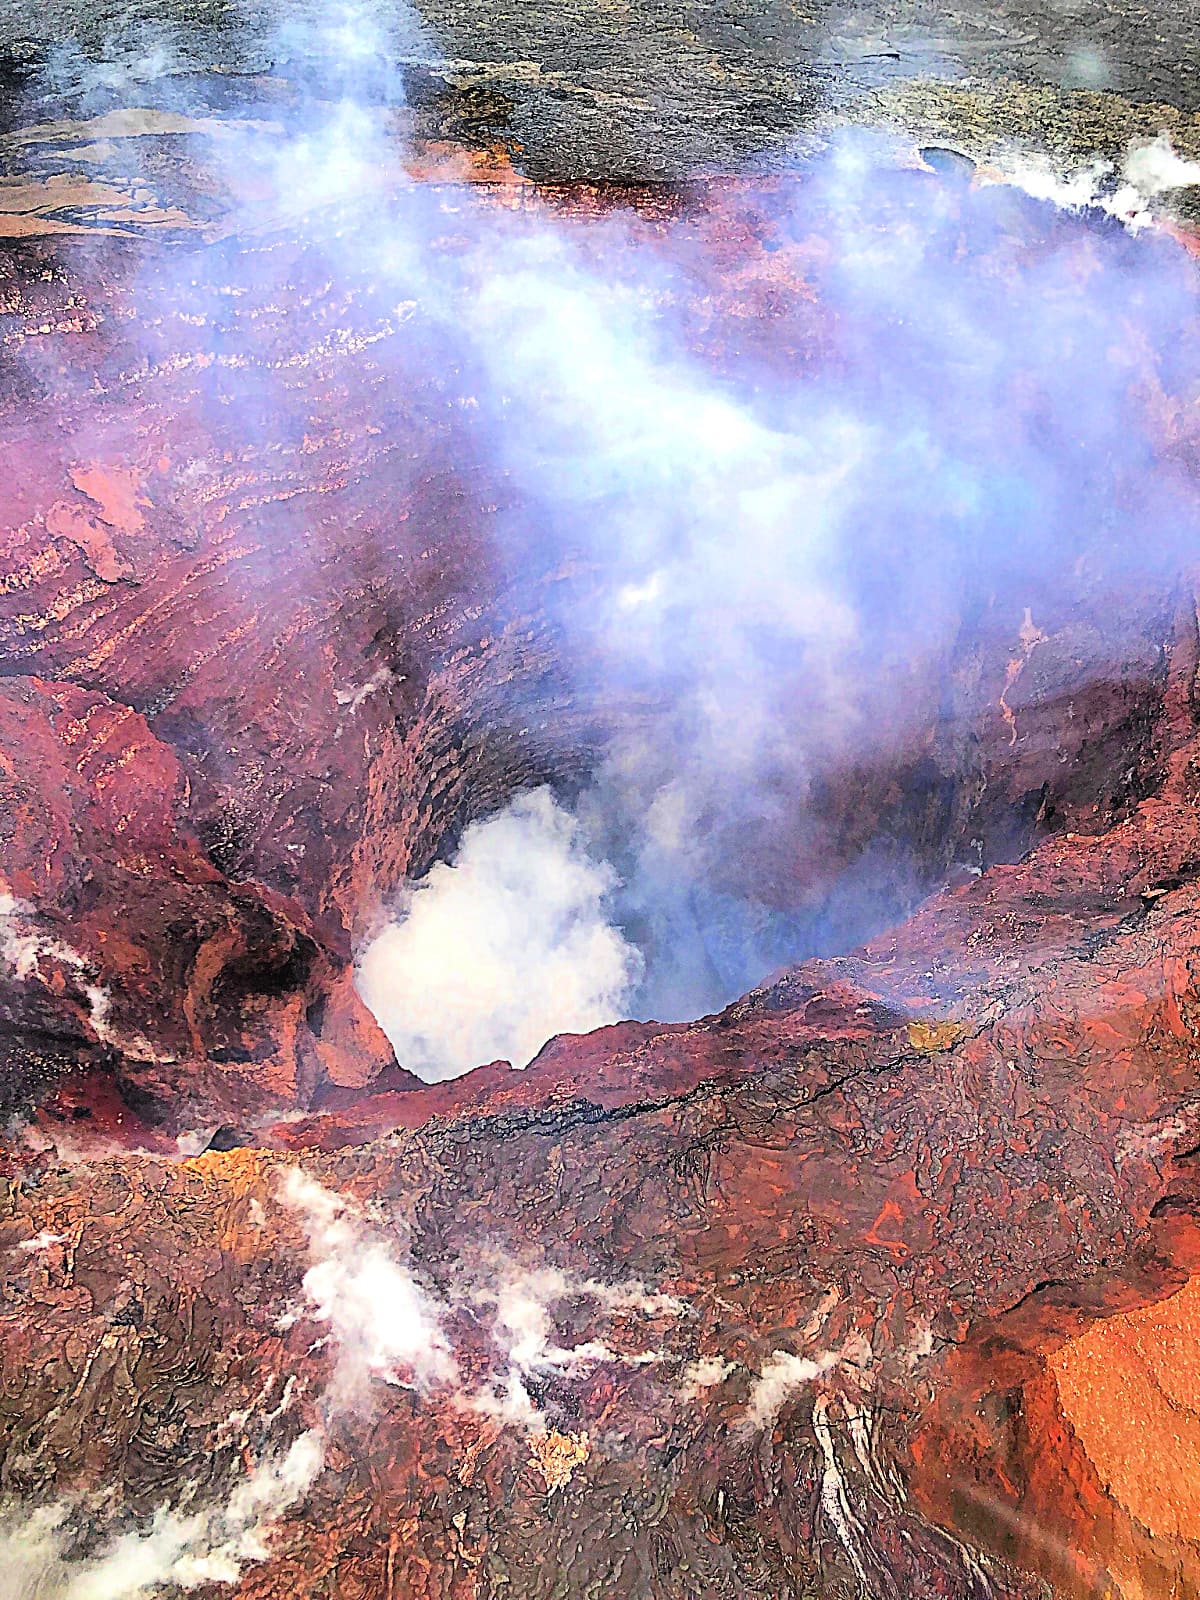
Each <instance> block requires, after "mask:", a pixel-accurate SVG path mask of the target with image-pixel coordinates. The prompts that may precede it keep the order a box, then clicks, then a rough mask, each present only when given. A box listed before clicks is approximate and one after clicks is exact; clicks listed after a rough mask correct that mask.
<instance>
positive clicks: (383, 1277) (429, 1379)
mask: <svg viewBox="0 0 1200 1600" xmlns="http://www.w3.org/2000/svg"><path fill="white" fill-rule="evenodd" d="M280 1194H281V1198H282V1199H283V1200H284V1201H285V1203H286V1204H288V1205H290V1206H294V1207H296V1208H297V1209H298V1210H300V1211H303V1213H304V1215H305V1220H306V1225H307V1228H308V1233H309V1239H310V1242H311V1245H312V1250H313V1264H312V1266H311V1267H310V1268H309V1269H308V1271H307V1272H306V1273H305V1275H304V1293H305V1295H306V1297H307V1298H308V1301H309V1304H310V1308H311V1309H310V1315H311V1316H312V1317H313V1319H314V1320H315V1321H317V1322H326V1323H328V1324H329V1328H330V1331H331V1332H332V1333H333V1335H334V1336H335V1338H336V1340H337V1344H338V1350H339V1372H338V1383H339V1386H340V1387H341V1390H342V1393H343V1396H344V1397H352V1396H355V1395H358V1394H361V1391H362V1389H363V1386H364V1385H365V1384H366V1383H367V1382H369V1380H370V1379H372V1378H378V1379H382V1380H383V1381H384V1382H385V1383H390V1384H397V1385H400V1386H403V1387H411V1388H415V1389H420V1390H426V1389H429V1388H432V1387H434V1386H435V1385H447V1384H450V1385H452V1384H454V1383H456V1382H457V1379H458V1370H457V1367H456V1366H455V1362H454V1357H453V1355H452V1354H451V1351H450V1344H449V1341H448V1339H447V1338H446V1335H445V1333H444V1331H443V1329H442V1324H441V1315H442V1313H441V1308H440V1307H439V1306H438V1305H437V1304H435V1302H434V1300H433V1299H432V1298H431V1297H430V1295H429V1294H428V1293H427V1292H426V1290H425V1289H423V1288H422V1286H421V1285H420V1284H419V1283H418V1282H417V1280H416V1279H415V1278H414V1277H413V1276H412V1274H411V1273H409V1272H408V1271H407V1270H406V1269H405V1268H404V1267H402V1266H400V1265H398V1264H397V1263H396V1262H395V1261H394V1260H393V1259H392V1257H391V1256H390V1254H389V1253H388V1252H387V1251H386V1250H385V1249H384V1247H383V1246H382V1244H380V1243H378V1242H376V1241H371V1240H369V1239H367V1238H366V1237H365V1236H364V1235H363V1233H362V1230H361V1229H360V1228H358V1227H357V1226H356V1224H355V1222H354V1221H353V1220H352V1218H351V1217H350V1215H349V1214H348V1211H347V1206H346V1203H345V1201H344V1200H343V1199H342V1198H341V1197H340V1196H339V1195H336V1194H333V1193H331V1192H330V1191H329V1190H328V1189H325V1188H323V1187H322V1185H321V1184H319V1183H317V1182H316V1181H315V1180H314V1179H312V1178H310V1177H308V1176H307V1174H305V1173H304V1172H302V1171H300V1169H299V1168H298V1167H290V1168H289V1169H288V1172H287V1175H286V1177H285V1178H284V1180H283V1183H282V1186H281V1190H280Z"/></svg>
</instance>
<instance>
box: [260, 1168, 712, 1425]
mask: <svg viewBox="0 0 1200 1600" xmlns="http://www.w3.org/2000/svg"><path fill="white" fill-rule="evenodd" d="M279 1192H280V1198H281V1199H282V1200H283V1202H284V1203H285V1204H287V1205H290V1206H293V1207H295V1208H296V1209H297V1210H299V1211H300V1212H302V1213H303V1215H304V1219H305V1226H306V1228H307V1231H308V1235H309V1241H310V1244H311V1247H312V1253H313V1262H312V1265H311V1266H310V1268H309V1270H308V1272H307V1273H306V1274H305V1277H304V1292H305V1296H306V1298H307V1300H308V1302H309V1315H310V1316H312V1317H313V1318H314V1320H316V1321H319V1322H325V1323H327V1324H328V1325H329V1328H330V1331H331V1333H332V1334H333V1336H334V1338H335V1340H336V1343H337V1369H336V1373H335V1379H334V1393H333V1399H334V1402H335V1404H338V1403H340V1404H343V1405H358V1404H362V1403H364V1402H366V1401H367V1400H368V1398H369V1385H370V1383H371V1381H372V1380H376V1381H383V1382H385V1383H389V1384H398V1385H401V1386H405V1387H411V1388H413V1389H415V1390H417V1391H419V1392H421V1393H425V1394H429V1395H431V1396H432V1397H433V1398H435V1399H440V1400H442V1401H444V1402H445V1403H447V1404H450V1405H453V1406H456V1407H460V1408H461V1409H463V1410H468V1411H477V1412H482V1413H484V1414H485V1415H487V1416H491V1417H494V1418H496V1419H497V1420H499V1421H501V1422H504V1423H509V1424H513V1425H515V1426H518V1427H523V1428H528V1429H530V1430H533V1431H536V1430H538V1429H540V1428H542V1427H544V1426H545V1418H544V1416H543V1413H542V1410H541V1407H540V1405H539V1403H538V1401H537V1400H536V1398H535V1396H534V1394H533V1393H532V1392H531V1391H535V1390H536V1389H537V1387H538V1383H539V1380H543V1379H545V1378H547V1377H549V1376H551V1375H559V1376H561V1377H564V1378H570V1377H572V1376H576V1375H578V1374H580V1373H583V1372H586V1371H587V1370H588V1369H589V1368H591V1367H594V1366H596V1365H598V1364H600V1363H602V1362H611V1363H612V1364H613V1365H614V1366H627V1367H628V1366H643V1365H647V1364H652V1363H654V1362H657V1361H658V1360H660V1359H661V1352H660V1351H659V1350H657V1349H655V1348H652V1347H651V1348H641V1349H637V1350H636V1351H634V1352H629V1351H627V1350H626V1351H618V1350H616V1349H614V1348H612V1347H611V1346H610V1344H609V1343H607V1342H605V1341H604V1340H600V1339H596V1338H589V1339H585V1340H582V1341H580V1342H579V1343H577V1344H570V1343H567V1342H566V1341H565V1340H564V1338H563V1335H562V1334H561V1332H560V1331H559V1328H560V1323H561V1321H562V1317H561V1315H560V1312H561V1308H563V1307H565V1306H567V1305H569V1304H570V1303H571V1302H576V1303H578V1302H586V1303H587V1304H588V1305H589V1306H590V1307H591V1308H592V1320H599V1321H602V1322H605V1323H609V1324H613V1323H616V1322H630V1321H632V1322H633V1323H634V1324H639V1323H644V1322H652V1321H656V1320H659V1319H663V1318H667V1319H675V1318H678V1317H681V1316H683V1315H684V1314H685V1313H686V1310H687V1307H686V1306H685V1305H684V1303H683V1302H682V1301H680V1300H678V1299H676V1298H675V1296H673V1295H669V1294H661V1293H657V1292H654V1291H652V1290H649V1289H647V1287H646V1286H645V1285H644V1284H643V1283H640V1282H638V1281H637V1280H630V1281H626V1282H623V1283H616V1284H612V1283H604V1282H602V1281H601V1280H600V1279H597V1278H592V1277H587V1278H585V1277H581V1276H578V1275H576V1274H573V1273H570V1272H566V1271H563V1270H562V1269H561V1268H558V1267H530V1266H526V1265H523V1264H521V1263H519V1262H516V1261H512V1260H510V1259H507V1258H505V1257H501V1256H491V1257H486V1258H483V1259H482V1260H481V1261H480V1263H479V1264H478V1265H477V1266H476V1267H475V1268H474V1269H473V1270H470V1271H468V1270H467V1269H466V1268H465V1267H463V1266H461V1265H460V1268H459V1273H458V1282H457V1286H456V1288H455V1290H454V1292H453V1293H449V1292H442V1293H439V1292H437V1291H436V1290H434V1289H432V1288H430V1287H428V1286H426V1285H423V1284H421V1283H420V1282H419V1281H418V1280H417V1279H416V1277H415V1276H414V1275H413V1273H412V1272H411V1271H410V1270H409V1268H408V1267H407V1266H406V1265H405V1264H404V1263H403V1262H402V1261H401V1260H399V1259H397V1255H396V1253H395V1252H394V1251H393V1250H392V1249H390V1248H389V1247H388V1244H387V1243H385V1242H384V1241H383V1240H382V1239H380V1238H379V1237H378V1236H373V1235H372V1233H371V1231H370V1230H369V1229H368V1227H367V1226H366V1225H365V1223H364V1222H363V1220H362V1219H361V1218H359V1217H357V1216H356V1215H355V1213H354V1209H353V1207H352V1205H351V1204H350V1203H349V1202H348V1201H346V1200H345V1199H343V1197H342V1196H340V1195H337V1194H334V1193H333V1192H331V1191H330V1190H328V1189H326V1188H325V1187H324V1186H323V1185H322V1184H320V1183H318V1182H317V1181H316V1180H315V1179H313V1178H310V1177H309V1176H308V1175H307V1174H306V1173H304V1172H302V1171H300V1170H299V1169H298V1168H289V1169H288V1172H287V1174H286V1175H285V1177H284V1178H283V1180H282V1182H281V1185H280V1191H279ZM481 1310H482V1311H483V1312H484V1313H490V1337H491V1345H492V1348H493V1351H494V1352H495V1360H494V1364H493V1369H492V1371H491V1373H490V1374H489V1375H488V1376H487V1377H486V1378H484V1380H483V1381H482V1382H481V1383H479V1384H475V1385H473V1384H471V1383H470V1382H469V1381H468V1379H467V1378H466V1376H465V1375H464V1362H463V1361H462V1360H461V1359H460V1358H459V1355H458V1353H457V1352H456V1351H455V1349H454V1344H453V1339H452V1336H451V1332H450V1329H451V1325H452V1323H453V1320H454V1318H455V1316H456V1315H458V1314H459V1313H464V1312H470V1313H471V1317H472V1320H474V1319H475V1318H476V1317H477V1315H478V1313H479V1312H480V1311H481ZM626 1342H628V1341H626ZM634 1342H635V1343H636V1342H639V1341H637V1340H635V1341H634Z"/></svg>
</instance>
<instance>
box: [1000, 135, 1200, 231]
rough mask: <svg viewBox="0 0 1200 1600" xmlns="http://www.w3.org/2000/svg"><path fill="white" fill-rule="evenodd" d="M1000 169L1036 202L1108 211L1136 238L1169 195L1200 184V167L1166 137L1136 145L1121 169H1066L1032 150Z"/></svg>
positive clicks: (1007, 159)
mask: <svg viewBox="0 0 1200 1600" xmlns="http://www.w3.org/2000/svg"><path fill="white" fill-rule="evenodd" d="M996 166H997V169H998V170H999V171H1000V173H1001V174H1002V175H1003V177H1004V178H1005V180H1006V181H1007V182H1009V183H1013V184H1016V185H1017V186H1018V187H1019V188H1022V189H1024V190H1025V192H1026V193H1027V194H1030V195H1032V196H1033V197H1034V199H1036V200H1049V201H1052V202H1053V203H1054V204H1055V205H1056V206H1059V207H1061V208H1062V209H1063V210H1066V211H1085V210H1089V209H1095V210H1098V211H1103V212H1106V213H1107V215H1108V216H1110V217H1115V218H1116V219H1117V220H1118V221H1119V222H1122V223H1124V225H1125V226H1126V227H1127V228H1128V229H1129V230H1130V232H1131V233H1139V232H1140V231H1141V230H1142V229H1143V228H1147V227H1149V226H1150V225H1151V224H1152V223H1153V222H1154V221H1155V220H1156V219H1157V217H1158V214H1159V211H1160V205H1161V202H1162V200H1163V197H1164V196H1166V195H1169V194H1171V193H1173V192H1174V191H1176V190H1179V189H1187V188H1192V187H1193V186H1195V185H1197V184H1200V162H1196V161H1189V160H1188V159H1187V158H1186V157H1184V156H1181V155H1179V153H1178V152H1177V151H1176V150H1175V148H1174V146H1173V145H1172V144H1171V139H1170V136H1169V135H1168V134H1166V133H1160V134H1159V135H1158V137H1157V138H1156V139H1149V140H1145V141H1143V142H1141V143H1138V144H1134V145H1131V146H1130V148H1129V149H1128V150H1127V151H1126V153H1125V156H1124V159H1123V160H1122V162H1121V164H1120V166H1119V167H1118V166H1117V165H1116V164H1115V163H1113V162H1111V161H1106V160H1104V159H1103V158H1102V157H1096V158H1094V159H1093V160H1091V161H1087V162H1084V163H1083V164H1082V165H1079V166H1075V167H1072V168H1067V169H1064V167H1063V166H1062V164H1061V162H1055V161H1053V160H1052V159H1051V158H1050V157H1049V156H1046V155H1043V154H1041V153H1039V152H1028V151H1022V152H1015V151H1010V152H1008V153H1006V154H1004V155H1002V156H1001V157H1000V158H999V160H998V161H997V162H996Z"/></svg>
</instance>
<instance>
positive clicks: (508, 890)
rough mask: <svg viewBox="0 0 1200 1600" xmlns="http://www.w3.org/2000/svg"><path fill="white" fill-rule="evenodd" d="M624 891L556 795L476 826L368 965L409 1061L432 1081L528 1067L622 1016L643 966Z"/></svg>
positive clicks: (362, 980)
mask: <svg viewBox="0 0 1200 1600" xmlns="http://www.w3.org/2000/svg"><path fill="white" fill-rule="evenodd" d="M614 885H615V874H614V872H613V871H612V869H611V868H610V867H609V866H607V865H606V864H604V863H603V862H598V861H596V860H594V859H593V858H592V857H591V856H590V855H589V854H588V853H587V851H586V850H585V848H584V846H583V844H582V841H581V838H580V829H579V826H578V824H577V823H576V822H575V821H574V819H573V818H572V817H571V816H570V815H569V814H568V813H567V812H566V811H564V810H563V808H562V807H561V806H559V805H558V804H556V802H555V800H554V798H553V797H552V795H551V794H550V792H549V791H548V790H546V789H541V790H538V791H537V792H536V793H533V794H525V795H521V796H519V797H518V798H517V799H516V800H515V801H514V802H513V803H512V804H511V805H510V806H508V807H507V808H506V809H505V810H504V811H502V812H500V813H498V814H497V815H495V816H493V817H491V818H489V819H488V820H487V821H486V822H479V823H475V824H473V825H472V826H471V827H469V828H468V829H467V830H466V832H465V834H464V835H463V840H462V845H461V847H460V849H459V852H458V855H457V857H456V858H455V860H454V863H453V864H452V865H444V864H441V865H438V866H435V867H434V868H433V870H432V871H431V872H430V873H429V875H428V877H427V878H425V879H424V880H423V881H422V882H421V883H419V884H416V885H414V886H413V887H412V888H411V889H410V891H409V894H408V897H407V903H406V904H405V906H404V908H403V910H402V913H401V916H400V919H399V920H398V921H396V922H394V923H393V924H392V925H391V926H390V927H388V928H387V929H385V930H384V932H383V933H381V934H380V935H379V937H378V938H377V939H375V940H374V941H373V942H372V943H371V944H370V945H369V946H368V947H367V949H366V950H365V952H364V953H363V956H362V961H361V967H360V973H359V988H360V991H361V993H362V995H363V998H364V999H365V1000H366V1002H367V1004H368V1005H369V1006H370V1007H371V1010H372V1011H373V1012H374V1013H375V1015H376V1016H377V1017H378V1018H379V1021H380V1023H381V1024H382V1026H383V1028H384V1031H385V1032H386V1033H387V1035H388V1037H389V1038H390V1039H391V1041H392V1043H393V1045H394V1046H395V1048H396V1055H397V1058H398V1059H399V1061H400V1062H401V1063H402V1064H403V1065H404V1066H406V1067H408V1068H409V1069H410V1071H413V1072H416V1073H417V1074H419V1075H420V1076H421V1077H423V1078H427V1079H430V1080H436V1079H438V1078H449V1077H454V1076H456V1075H457V1074H459V1073H462V1072H466V1071H468V1070H469V1069H470V1068H471V1067H474V1066H478V1065H479V1063H480V1062H482V1061H489V1060H493V1059H496V1058H498V1057H503V1058H504V1059H506V1060H509V1061H511V1062H513V1064H514V1065H516V1066H519V1067H523V1066H525V1065H527V1064H528V1062H529V1061H530V1060H532V1058H533V1057H534V1056H535V1055H536V1054H537V1052H538V1051H539V1050H540V1049H541V1047H542V1045H543V1044H545V1042H546V1040H547V1039H548V1038H549V1037H550V1036H551V1035H552V1034H555V1033H560V1032H565V1031H571V1032H579V1033H582V1032H586V1031H587V1030H588V1029H591V1028H597V1027H600V1026H601V1025H602V1024H604V1023H606V1022H613V1021H615V1020H616V1019H617V1018H618V1017H619V1016H620V1015H621V1008H622V1005H623V1004H624V1003H625V1002H626V1000H627V998H628V996H629V994H630V991H631V989H632V987H633V984H634V983H635V982H636V980H637V978H638V976H639V975H640V969H641V958H640V956H639V955H638V952H637V951H636V950H635V949H634V948H633V947H632V946H631V945H630V944H629V943H628V942H627V941H626V940H625V939H624V938H623V937H622V935H621V933H620V932H619V931H618V930H617V929H616V928H614V927H613V926H612V925H611V924H610V922H609V920H608V916H607V914H606V913H607V904H608V901H609V898H610V896H611V892H612V890H613V888H614Z"/></svg>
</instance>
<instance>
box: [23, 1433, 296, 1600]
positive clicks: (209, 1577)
mask: <svg viewBox="0 0 1200 1600" xmlns="http://www.w3.org/2000/svg"><path fill="white" fill-rule="evenodd" d="M322 1462H323V1450H322V1446H321V1441H320V1438H319V1436H318V1435H317V1434H316V1433H312V1432H309V1433H302V1434H301V1435H300V1436H299V1437H298V1438H297V1439H296V1440H295V1441H294V1442H293V1444H292V1445H291V1446H290V1447H289V1448H288V1450H287V1451H286V1452H284V1453H283V1454H282V1455H276V1456H270V1457H268V1458H266V1459H265V1460H264V1461H262V1462H260V1463H259V1465H258V1466H257V1467H255V1468H254V1470H253V1471H252V1472H251V1473H250V1474H249V1475H248V1476H247V1477H245V1478H243V1479H242V1480H241V1482H239V1483H238V1484H236V1485H235V1487H234V1488H233V1490H232V1492H231V1493H230V1495H229V1498H228V1500H226V1501H225V1503H224V1504H223V1505H220V1506H215V1507H210V1508H208V1509H206V1510H200V1511H195V1512H190V1513H189V1512H182V1511H179V1510H175V1509H172V1508H171V1507H169V1506H164V1507H162V1508H161V1509H160V1510H159V1511H158V1512H157V1513H156V1514H155V1516H154V1518H153V1519H152V1521H151V1523H150V1525H149V1526H148V1527H147V1528H144V1529H142V1530H139V1531H134V1532H130V1533H125V1534H122V1535H121V1536H120V1537H118V1538H116V1539H114V1540H113V1541H111V1542H110V1543H109V1544H108V1545H107V1546H106V1547H104V1548H103V1549H102V1550H101V1551H100V1553H99V1554H97V1555H95V1556H92V1557H89V1558H85V1559H81V1560H70V1559H68V1558H67V1528H68V1521H69V1518H70V1516H71V1511H70V1508H69V1507H67V1506H66V1505H57V1506H51V1507H45V1508H42V1509H40V1510H38V1511H35V1512H33V1513H32V1514H30V1513H27V1512H21V1511H19V1510H9V1511H8V1512H6V1513H4V1514H3V1515H0V1595H3V1597H4V1600H143V1597H144V1596H147V1595H151V1594H155V1593H158V1592H159V1591H161V1590H162V1589H164V1588H176V1589H185V1590H190V1589H197V1588H200V1587H201V1586H202V1585H206V1584H232V1583H236V1582H237V1581H238V1578H239V1577H240V1576H241V1573H242V1569H243V1568H244V1567H245V1566H247V1565H248V1564H249V1563H251V1562H254V1561H262V1560H264V1559H265V1557H266V1556H267V1554H268V1553H269V1552H268V1545H267V1538H268V1535H269V1532H270V1529H271V1526H272V1524H273V1523H274V1522H275V1521H276V1520H277V1519H278V1518H279V1517H280V1516H282V1515H283V1513H284V1512H285V1511H287V1510H289V1509H290V1508H291V1507H292V1506H294V1505H296V1504H298V1502H299V1501H300V1500H302V1499H303V1498H304V1496H305V1494H307V1492H308V1490H309V1489H310V1488H311V1486H312V1484H313V1483H314V1482H315V1480H316V1478H317V1475H318V1473H319V1472H320V1470H321V1466H322Z"/></svg>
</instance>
